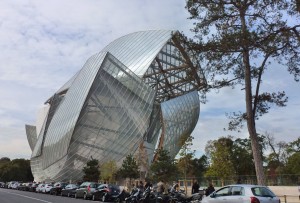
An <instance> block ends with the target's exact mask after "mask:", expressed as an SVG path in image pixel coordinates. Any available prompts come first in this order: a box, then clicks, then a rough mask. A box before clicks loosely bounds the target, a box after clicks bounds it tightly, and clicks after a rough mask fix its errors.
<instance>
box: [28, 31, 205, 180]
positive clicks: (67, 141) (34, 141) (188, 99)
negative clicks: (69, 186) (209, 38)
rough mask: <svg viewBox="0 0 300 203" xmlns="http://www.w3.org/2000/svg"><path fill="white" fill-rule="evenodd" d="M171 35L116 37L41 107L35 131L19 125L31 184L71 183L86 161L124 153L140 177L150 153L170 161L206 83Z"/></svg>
mask: <svg viewBox="0 0 300 203" xmlns="http://www.w3.org/2000/svg"><path fill="white" fill-rule="evenodd" d="M180 39H181V36H180V34H179V33H178V32H176V31H161V30H158V31H144V32H136V33H132V34H129V35H126V36H124V37H121V38H119V39H117V40H115V41H113V42H112V43H110V44H109V45H108V46H107V47H105V48H104V49H103V50H102V51H101V52H100V53H98V54H95V55H93V56H92V57H91V58H89V59H88V60H87V62H86V63H85V65H84V66H83V68H82V69H81V70H80V71H79V72H78V73H77V74H76V75H75V76H73V77H72V78H71V79H70V80H69V81H68V82H67V83H66V84H64V85H63V86H62V87H61V88H60V89H59V90H58V91H57V92H55V94H54V95H52V96H51V97H50V98H49V99H48V100H47V101H46V103H45V104H46V105H49V110H48V112H47V115H46V117H45V119H44V120H43V121H39V123H42V126H41V130H40V131H39V132H37V131H36V127H35V126H29V125H26V133H27V138H28V141H29V144H30V147H31V149H32V156H31V168H32V172H33V175H34V178H35V180H36V181H70V180H72V181H78V180H81V179H82V176H83V173H82V169H83V167H84V166H85V165H86V163H87V161H89V160H90V159H91V158H94V159H97V160H99V162H100V163H105V162H107V161H111V160H114V161H115V162H116V163H117V164H118V165H119V166H120V165H121V164H122V161H123V159H124V158H125V157H126V156H127V155H128V154H134V155H135V156H137V157H139V158H140V159H143V160H142V161H139V163H140V165H141V169H144V170H147V168H148V166H149V164H150V163H151V161H153V158H154V157H155V156H154V155H155V151H156V150H157V148H165V149H167V150H169V151H170V154H171V155H172V156H176V154H177V153H178V151H179V150H180V147H181V146H180V144H179V140H180V138H181V137H183V136H186V135H190V134H191V132H192V131H193V129H194V127H195V125H196V123H197V121H198V117H199V111H200V102H199V96H198V92H197V91H199V90H200V89H201V88H202V87H203V86H204V85H205V79H204V76H203V74H202V72H201V69H200V66H199V65H198V64H197V61H196V60H195V58H193V55H192V54H190V53H188V52H187V51H186V50H187V49H186V47H185V45H184V43H183V41H182V40H180Z"/></svg>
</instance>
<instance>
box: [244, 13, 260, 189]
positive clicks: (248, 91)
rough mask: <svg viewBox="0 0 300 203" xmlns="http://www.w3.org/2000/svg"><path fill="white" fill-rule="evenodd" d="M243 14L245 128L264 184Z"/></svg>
mask: <svg viewBox="0 0 300 203" xmlns="http://www.w3.org/2000/svg"><path fill="white" fill-rule="evenodd" d="M244 17H245V16H244V15H243V14H241V23H242V32H243V38H242V40H243V42H242V43H243V45H242V46H243V64H244V66H245V67H244V68H245V100H246V112H247V128H248V132H249V136H250V140H251V148H252V153H253V159H254V164H255V171H256V177H257V183H258V184H259V185H265V175H264V170H263V163H262V159H261V153H260V148H259V143H258V139H257V133H256V127H255V118H254V113H253V111H252V87H251V66H250V57H249V49H248V40H247V38H248V37H247V36H248V35H247V26H246V21H245V18H244Z"/></svg>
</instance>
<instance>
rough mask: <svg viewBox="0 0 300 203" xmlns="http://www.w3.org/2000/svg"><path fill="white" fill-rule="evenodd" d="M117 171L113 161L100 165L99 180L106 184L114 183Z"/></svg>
mask: <svg viewBox="0 0 300 203" xmlns="http://www.w3.org/2000/svg"><path fill="white" fill-rule="evenodd" d="M117 170H118V168H117V164H116V162H115V161H113V160H111V161H108V162H106V163H104V164H102V165H101V167H100V171H101V176H100V177H101V180H105V181H107V182H111V181H114V179H115V175H116V172H117Z"/></svg>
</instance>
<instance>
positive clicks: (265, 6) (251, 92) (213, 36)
mask: <svg viewBox="0 0 300 203" xmlns="http://www.w3.org/2000/svg"><path fill="white" fill-rule="evenodd" d="M186 8H187V9H188V11H189V12H190V14H191V17H190V19H193V20H196V22H195V27H194V29H193V31H194V32H195V37H196V40H191V41H190V47H191V49H193V50H194V51H197V52H198V53H199V56H200V60H202V63H203V66H204V67H206V69H207V71H211V72H210V73H211V74H210V75H208V76H207V78H210V79H211V81H212V83H211V84H210V85H208V89H210V88H221V87H224V86H235V85H236V84H239V85H241V86H242V90H244V93H245V107H246V108H245V110H246V112H239V113H233V114H231V118H232V121H231V122H230V123H229V129H231V130H238V129H239V127H241V126H242V124H243V122H246V123H247V129H248V133H249V136H250V139H251V146H252V152H253V157H254V161H255V169H256V175H257V181H258V183H259V184H262V185H265V176H264V170H263V162H262V159H261V156H260V155H261V152H260V151H259V143H258V139H257V130H256V125H255V123H256V120H257V119H258V117H259V116H261V115H263V114H265V113H268V111H269V109H270V105H277V106H285V105H286V102H287V97H286V95H285V92H284V91H282V92H277V93H276V92H273V93H270V92H260V89H261V84H262V78H263V73H265V72H266V70H267V67H271V66H270V63H271V62H274V61H277V62H278V63H280V64H282V65H285V66H286V67H287V70H288V71H289V72H290V73H291V74H293V75H294V79H295V80H296V81H299V76H300V68H299V67H300V66H299V65H300V35H299V29H300V25H299V24H297V21H294V20H289V19H296V18H299V13H298V12H297V11H296V9H295V1H292V0H266V1H257V0H236V1H233V0H205V1H202V0H188V1H187V5H186ZM222 76H224V77H222Z"/></svg>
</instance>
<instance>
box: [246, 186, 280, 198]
mask: <svg viewBox="0 0 300 203" xmlns="http://www.w3.org/2000/svg"><path fill="white" fill-rule="evenodd" d="M251 190H252V193H253V195H255V196H258V197H275V195H274V193H273V192H271V190H269V189H268V188H265V187H253V188H251Z"/></svg>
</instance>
